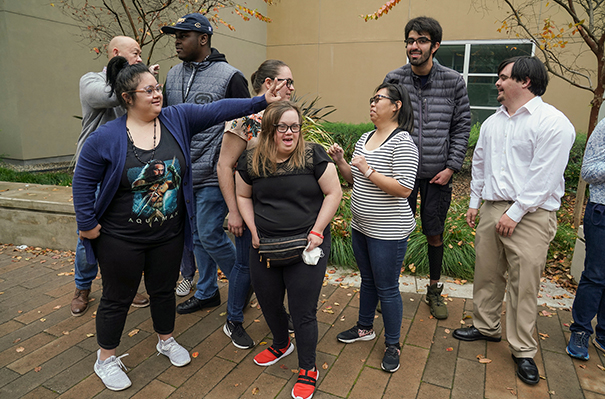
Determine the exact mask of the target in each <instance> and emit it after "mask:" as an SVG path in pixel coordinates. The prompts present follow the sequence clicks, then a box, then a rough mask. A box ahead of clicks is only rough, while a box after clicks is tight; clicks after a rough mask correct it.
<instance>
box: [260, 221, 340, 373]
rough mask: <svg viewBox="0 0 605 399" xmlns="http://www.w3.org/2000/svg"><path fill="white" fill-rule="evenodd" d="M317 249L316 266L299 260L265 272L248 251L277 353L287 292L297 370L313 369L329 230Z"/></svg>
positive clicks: (283, 342)
mask: <svg viewBox="0 0 605 399" xmlns="http://www.w3.org/2000/svg"><path fill="white" fill-rule="evenodd" d="M324 235H325V238H324V241H323V243H322V244H321V246H320V247H321V249H322V250H323V251H324V256H323V258H321V259H320V260H319V263H318V264H317V265H316V266H310V265H307V264H306V263H304V262H303V261H302V260H301V261H300V262H299V263H297V264H295V265H292V266H285V267H272V268H270V269H267V265H266V264H265V263H261V262H260V260H259V259H260V256H259V254H258V250H257V249H254V248H253V247H250V277H252V285H253V287H254V292H256V298H257V299H258V302H259V304H260V306H261V309H262V311H263V315H264V316H265V320H266V321H267V324H268V325H269V328H270V329H271V333H272V334H273V346H275V348H277V349H282V348H285V347H286V346H287V345H288V318H287V316H286V311H285V309H284V305H283V303H284V295H285V291H286V290H287V291H288V308H289V309H290V314H291V315H292V323H293V324H294V332H295V334H296V346H297V349H298V367H300V368H302V369H305V370H312V369H313V367H315V351H316V348H317V301H318V299H319V294H320V292H321V287H322V283H323V279H324V275H325V273H326V265H327V263H328V258H329V256H330V230H329V228H328V229H326V231H324Z"/></svg>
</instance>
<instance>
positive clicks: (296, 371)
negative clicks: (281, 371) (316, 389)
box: [290, 369, 298, 374]
mask: <svg viewBox="0 0 605 399" xmlns="http://www.w3.org/2000/svg"><path fill="white" fill-rule="evenodd" d="M290 371H291V372H292V373H294V374H298V370H296V369H291V370H290Z"/></svg>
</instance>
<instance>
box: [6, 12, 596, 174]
mask: <svg viewBox="0 0 605 399" xmlns="http://www.w3.org/2000/svg"><path fill="white" fill-rule="evenodd" d="M385 2H386V0H305V1H298V0H279V1H274V4H273V5H271V6H267V5H266V3H265V2H264V1H263V0H253V1H248V2H247V3H246V5H247V6H248V7H250V8H257V9H258V10H259V11H260V12H262V13H263V14H265V15H267V14H268V15H269V17H270V18H271V19H272V22H271V23H269V24H265V23H264V22H261V21H258V20H251V21H247V22H244V21H242V20H241V18H240V17H239V16H236V15H234V14H232V13H230V11H228V10H226V11H223V12H222V13H221V14H220V15H221V16H222V17H223V18H224V19H225V20H226V21H227V22H229V23H231V24H232V25H234V26H235V27H236V29H237V30H236V31H235V32H232V31H229V29H227V28H226V27H224V26H219V27H217V29H216V33H215V35H214V37H213V39H212V45H213V47H216V48H218V49H219V50H220V51H221V52H223V53H224V54H225V55H226V56H227V59H228V60H229V62H230V63H231V64H232V65H234V66H235V67H237V68H238V69H240V70H241V71H242V72H243V73H244V75H245V76H246V77H247V78H248V79H249V78H250V75H251V73H252V72H253V71H255V70H256V68H257V67H258V65H259V64H260V63H261V62H262V61H263V60H264V59H266V58H277V59H280V60H283V61H284V62H286V63H287V64H288V65H289V66H290V67H291V69H292V73H293V75H294V80H295V86H296V95H297V97H299V98H300V97H305V98H308V99H313V98H315V97H316V96H319V97H321V100H320V101H319V104H320V105H333V106H335V107H336V109H337V111H336V112H335V113H333V114H332V115H331V116H330V120H332V121H342V122H349V123H361V122H369V115H368V112H369V111H368V105H367V98H369V97H370V96H371V94H372V93H373V91H374V89H375V87H376V86H378V84H380V83H381V82H382V80H383V78H384V76H385V75H386V73H387V72H389V71H391V70H393V69H395V68H397V67H400V66H401V65H403V64H405V63H406V56H405V46H404V44H403V38H404V27H405V24H406V22H407V21H408V20H409V19H410V18H414V17H416V16H421V15H427V16H431V17H433V18H435V19H437V20H438V21H439V22H440V23H441V25H442V27H443V30H444V33H443V42H442V45H441V48H440V49H439V50H438V52H437V55H436V58H437V60H438V62H440V63H442V64H444V65H446V66H448V67H450V68H453V69H455V70H457V71H459V72H460V73H461V74H462V75H463V76H464V78H465V81H466V82H467V85H468V91H469V98H470V100H471V108H472V113H473V121H475V122H476V121H482V120H484V119H485V118H486V117H487V116H489V115H490V114H491V113H492V112H493V111H494V110H495V109H496V108H497V107H498V105H499V104H498V102H497V101H496V90H495V87H494V85H493V84H494V82H495V81H496V80H497V76H496V67H497V66H498V64H499V62H500V61H502V59H504V58H507V57H509V56H512V55H518V54H533V53H536V54H538V55H539V52H538V51H536V49H535V48H534V47H533V45H532V44H531V43H528V42H527V41H524V40H521V39H518V38H511V37H509V35H507V34H506V33H505V32H498V28H499V27H500V24H499V23H498V22H497V21H498V20H500V19H502V16H503V15H506V9H505V8H503V7H500V8H498V7H497V6H493V10H492V11H490V12H487V11H485V10H478V9H476V8H474V6H473V4H474V2H473V0H455V1H445V0H442V1H434V0H433V1H429V0H402V1H401V2H400V3H399V5H397V6H396V7H395V8H393V9H392V10H391V12H389V13H388V14H387V15H385V16H383V17H381V18H380V19H379V20H377V21H368V22H365V21H364V20H363V19H362V18H361V17H360V15H362V14H369V13H371V12H374V11H375V10H377V9H378V8H379V7H381V6H382V5H383V4H384V3H385ZM544 3H545V4H546V0H544ZM165 44H166V45H165V47H163V48H161V49H160V50H159V51H157V50H156V52H155V53H154V59H152V62H153V63H160V65H161V68H162V69H161V72H160V76H159V80H160V83H163V81H164V80H165V77H166V73H167V71H168V69H169V68H170V67H171V66H173V65H176V64H177V63H179V62H180V61H179V60H178V58H175V57H173V58H170V57H171V56H172V55H173V54H174V47H173V45H172V39H170V38H167V42H166V43H165ZM143 53H144V55H145V49H143ZM0 54H1V56H0V88H2V89H3V95H2V96H1V97H0V157H2V158H4V159H5V160H6V161H8V162H13V163H18V164H27V163H40V162H45V161H47V162H50V161H60V160H69V159H71V156H72V155H73V153H74V150H75V143H76V140H77V138H78V135H79V133H80V121H79V119H77V118H76V117H75V116H79V115H80V114H81V110H80V103H79V98H78V81H79V78H80V76H82V75H83V74H84V73H86V72H88V71H99V70H101V69H102V68H103V66H104V65H105V64H106V63H107V58H106V57H104V56H103V57H96V55H95V54H94V53H92V52H91V50H90V49H89V48H88V47H87V46H86V44H85V43H84V42H83V41H82V38H81V36H80V34H79V30H78V28H77V27H76V26H75V25H74V22H73V21H72V20H71V19H69V18H68V17H66V16H64V15H63V14H61V12H60V11H59V10H57V9H56V8H54V7H52V6H51V5H50V0H18V1H17V0H0ZM583 57H585V59H582V60H581V61H582V62H584V64H585V67H586V68H589V69H592V70H594V69H595V68H596V63H595V62H594V56H593V55H591V54H587V55H585V56H583ZM593 64H595V65H593ZM591 98H592V93H590V92H587V91H583V90H580V89H577V88H574V87H572V86H571V85H570V84H568V83H566V82H564V81H563V80H561V79H559V78H556V77H552V79H551V83H550V85H549V88H548V90H547V92H546V94H545V96H544V100H545V101H546V102H548V103H551V104H553V105H554V106H555V107H557V108H558V109H560V110H562V111H563V112H564V113H565V114H566V115H567V116H568V117H569V119H570V120H571V121H572V123H573V124H574V126H575V127H576V130H577V131H578V132H586V129H587V125H588V115H589V112H590V108H589V104H590V100H591ZM604 108H605V107H604ZM604 111H605V110H602V112H604Z"/></svg>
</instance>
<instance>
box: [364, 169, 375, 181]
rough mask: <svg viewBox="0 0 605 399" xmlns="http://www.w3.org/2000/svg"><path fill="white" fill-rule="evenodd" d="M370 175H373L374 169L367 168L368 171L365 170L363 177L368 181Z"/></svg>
mask: <svg viewBox="0 0 605 399" xmlns="http://www.w3.org/2000/svg"><path fill="white" fill-rule="evenodd" d="M372 173H374V169H372V168H371V167H369V168H368V170H366V173H364V174H363V175H364V176H365V177H367V178H368V179H369V178H370V175H371V174H372Z"/></svg>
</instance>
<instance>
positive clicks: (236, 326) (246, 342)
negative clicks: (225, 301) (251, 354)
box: [223, 320, 254, 349]
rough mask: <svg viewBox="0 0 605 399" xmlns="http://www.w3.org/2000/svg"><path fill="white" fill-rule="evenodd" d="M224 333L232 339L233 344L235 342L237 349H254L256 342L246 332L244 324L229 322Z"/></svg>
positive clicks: (224, 328)
mask: <svg viewBox="0 0 605 399" xmlns="http://www.w3.org/2000/svg"><path fill="white" fill-rule="evenodd" d="M223 332H224V333H225V334H226V335H227V336H228V337H229V338H231V342H233V345H235V346H236V347H237V348H240V349H251V348H253V347H254V341H253V340H252V338H250V336H249V335H248V333H247V332H246V330H244V327H243V326H242V323H232V322H230V321H229V320H227V322H226V323H225V325H224V326H223Z"/></svg>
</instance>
